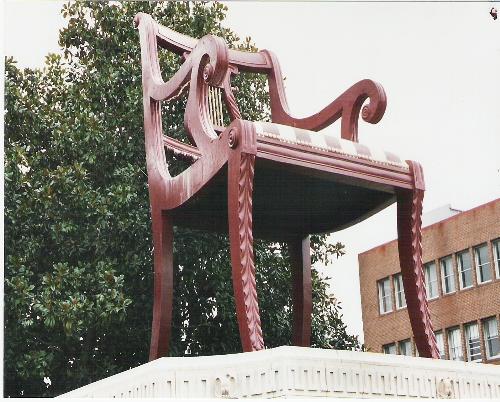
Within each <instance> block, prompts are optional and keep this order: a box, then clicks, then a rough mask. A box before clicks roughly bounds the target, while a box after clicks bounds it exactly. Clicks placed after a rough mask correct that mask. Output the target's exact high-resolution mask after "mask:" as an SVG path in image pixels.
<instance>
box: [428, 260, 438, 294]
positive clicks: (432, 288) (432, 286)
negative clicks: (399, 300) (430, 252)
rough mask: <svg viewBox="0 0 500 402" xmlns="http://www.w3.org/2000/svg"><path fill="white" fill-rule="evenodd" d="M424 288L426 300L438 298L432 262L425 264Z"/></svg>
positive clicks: (434, 265) (436, 281)
mask: <svg viewBox="0 0 500 402" xmlns="http://www.w3.org/2000/svg"><path fill="white" fill-rule="evenodd" d="M425 288H426V290H427V299H428V300H431V299H435V298H436V297H438V296H439V290H438V277H437V270H436V264H435V263H433V262H429V263H427V264H425Z"/></svg>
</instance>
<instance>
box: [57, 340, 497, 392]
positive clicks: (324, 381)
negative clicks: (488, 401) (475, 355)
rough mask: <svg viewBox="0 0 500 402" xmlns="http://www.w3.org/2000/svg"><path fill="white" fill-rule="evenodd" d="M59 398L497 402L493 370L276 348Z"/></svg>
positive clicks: (190, 362) (191, 362)
mask: <svg viewBox="0 0 500 402" xmlns="http://www.w3.org/2000/svg"><path fill="white" fill-rule="evenodd" d="M60 397H72V398H81V397H111V398H114V397H116V398H121V397H122V398H145V397H162V398H186V397H188V398H189V397H198V398H248V397H250V398H251V397H255V398H276V397H336V398H349V397H354V398H386V397H396V398H474V399H477V398H500V366H495V365H487V364H481V363H465V362H455V361H448V360H430V359H424V358H419V357H408V356H395V355H384V354H379V353H368V352H352V351H343V350H325V349H313V348H301V347H293V346H282V347H279V348H275V349H267V350H263V351H260V352H252V353H238V354H231V355H218V356H202V357H167V358H161V359H158V360H155V361H153V362H151V363H146V364H144V365H142V366H139V367H136V368H134V369H131V370H128V371H125V372H123V373H120V374H116V375H114V376H112V377H109V378H106V379H104V380H101V381H97V382H95V383H93V384H89V385H87V386H85V387H82V388H79V389H76V390H74V391H71V392H69V393H66V394H64V395H61V396H60Z"/></svg>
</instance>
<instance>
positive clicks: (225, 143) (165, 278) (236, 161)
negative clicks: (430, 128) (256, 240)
mask: <svg viewBox="0 0 500 402" xmlns="http://www.w3.org/2000/svg"><path fill="white" fill-rule="evenodd" d="M134 21H135V24H136V26H137V27H138V28H139V33H140V41H141V60H142V84H143V92H144V131H145V139H146V142H145V144H146V160H147V169H148V184H149V194H150V204H151V215H152V221H153V241H154V250H155V251H154V272H155V273H154V277H155V286H154V308H153V324H152V335H151V349H150V360H153V359H156V358H158V357H162V356H166V355H167V354H168V344H169V341H170V327H171V321H172V295H173V273H172V269H173V263H172V261H173V231H172V226H173V225H174V224H176V225H182V223H183V221H182V219H177V218H176V217H178V216H181V217H182V213H181V212H179V211H182V210H183V208H187V207H186V206H188V205H190V203H191V201H192V200H195V199H199V197H201V195H200V194H202V193H203V192H202V191H201V190H204V189H208V188H209V187H210V186H211V183H212V182H213V180H215V178H216V177H226V176H221V172H224V171H225V172H227V205H228V211H227V232H228V233H229V239H230V248H231V265H232V278H233V288H234V296H235V303H236V311H237V317H238V325H239V331H240V337H241V343H242V346H243V350H244V351H253V350H260V349H262V348H264V341H263V337H262V329H261V322H260V314H259V306H258V298H257V290H256V286H255V264H254V253H253V218H254V210H253V199H254V194H253V192H254V182H255V177H254V176H255V175H256V174H259V173H260V174H262V175H263V176H261V177H265V175H266V169H269V166H268V164H265V163H264V164H260V165H259V166H260V169H261V170H262V171H261V172H259V173H257V172H256V166H257V162H258V161H267V162H269V163H270V164H271V165H273V166H274V167H273V169H275V168H276V166H279V167H280V169H283V171H290V172H292V171H293V172H296V173H297V174H303V175H306V176H307V177H315V178H319V179H321V180H324V183H325V185H330V184H329V183H332V182H336V183H343V184H348V185H350V186H360V187H363V188H365V189H373V191H378V192H383V193H387V194H389V195H391V194H393V195H391V197H392V198H390V199H388V201H387V200H386V201H383V202H380V203H379V205H376V206H375V207H373V208H372V207H371V208H372V209H370V210H368V211H364V212H362V213H359V214H358V216H356V217H355V218H353V219H352V220H351V221H350V222H349V223H348V224H347V225H345V224H344V223H343V224H342V225H341V224H338V223H335V222H332V223H331V225H330V226H329V227H330V228H331V230H334V229H336V230H338V229H339V228H340V227H345V226H351V225H353V224H355V223H356V222H358V221H361V220H363V219H365V218H366V217H368V216H370V215H372V214H373V213H376V212H377V211H378V210H380V209H382V208H384V207H385V206H387V205H388V204H389V203H392V202H393V201H394V200H395V199H396V197H397V201H398V231H399V237H400V240H399V244H400V254H401V266H402V271H403V275H404V280H403V283H404V287H405V291H406V294H407V299H408V300H407V303H408V312H409V314H410V319H411V322H412V326H413V331H414V333H415V338H416V339H417V347H418V348H419V352H420V355H421V356H427V357H437V347H436V340H435V338H434V336H433V332H432V324H431V322H430V319H429V314H428V309H427V302H426V300H425V288H424V286H423V273H422V263H421V247H420V236H421V220H420V213H421V208H422V198H423V190H424V189H423V178H422V175H421V168H420V167H419V165H418V164H416V163H414V162H409V165H410V167H411V168H410V170H409V171H408V170H405V169H402V168H398V167H394V166H384V165H381V164H376V163H372V162H370V161H368V160H361V159H358V160H353V159H352V158H348V157H344V156H342V155H332V154H330V153H328V152H324V151H320V150H313V149H311V148H304V147H302V146H300V145H290V144H283V143H280V142H277V141H274V140H272V139H269V138H261V137H257V135H256V129H255V125H254V124H253V123H252V122H248V121H244V120H242V119H241V113H240V111H239V108H238V105H237V102H236V99H235V97H234V94H233V93H232V88H231V85H230V81H231V76H232V75H233V74H237V73H238V71H250V72H257V73H262V74H266V75H267V76H268V81H269V92H270V101H271V114H272V119H273V122H274V123H280V124H286V125H290V126H294V127H298V128H303V129H308V130H313V131H317V130H320V129H322V128H324V127H326V126H328V125H330V124H332V123H333V122H334V121H336V120H338V119H339V118H340V119H341V136H342V138H344V139H348V140H351V141H356V142H357V140H358V134H357V131H358V130H357V124H358V123H357V122H358V118H359V114H360V112H361V114H362V117H363V119H364V120H365V121H367V122H370V123H377V122H378V121H379V120H380V119H381V118H382V116H383V114H384V111H385V107H386V102H387V101H386V96H385V93H384V90H383V88H382V87H381V86H380V85H379V84H377V83H375V82H374V81H371V80H362V81H360V82H358V83H357V84H355V85H353V86H352V87H351V88H349V89H348V90H347V91H345V92H344V93H343V94H342V95H341V96H339V97H338V98H337V99H336V100H334V101H333V102H332V103H330V104H329V105H328V106H326V107H325V108H324V109H323V110H321V111H320V112H318V113H316V114H314V115H312V116H310V117H307V118H302V119H296V118H293V117H292V116H291V115H290V112H289V108H288V104H287V101H286V97H285V92H284V87H283V78H282V75H281V70H280V67H279V64H278V61H277V58H276V56H275V55H274V54H273V53H271V52H269V51H267V50H264V51H261V52H257V53H250V52H242V51H237V50H232V49H228V48H227V45H226V44H225V42H224V40H223V39H221V38H218V37H216V36H212V35H206V36H204V37H203V38H201V39H199V40H196V39H193V38H190V37H188V36H185V35H182V34H179V33H177V32H175V31H172V30H170V29H168V28H166V27H163V26H161V25H159V24H157V23H156V22H155V21H154V20H153V19H152V18H151V16H149V15H147V14H143V13H140V14H138V15H137V16H136V18H135V20H134ZM158 45H160V46H162V47H164V48H166V49H168V50H170V51H173V52H175V53H177V54H179V55H181V56H183V59H184V63H183V64H182V66H181V67H180V69H179V70H178V71H177V72H176V73H175V74H174V76H173V77H172V78H171V79H170V80H169V81H168V82H166V83H165V82H163V80H162V78H161V74H160V67H159V62H158V53H157V52H158V50H157V47H158ZM208 85H211V86H213V87H218V88H221V89H222V90H223V94H224V100H225V103H226V106H227V109H228V111H229V114H230V116H231V118H232V122H231V124H230V125H229V126H228V127H226V128H224V127H222V128H218V127H213V126H212V124H211V122H210V120H209V109H208V105H207V88H208ZM187 86H189V94H188V101H187V106H186V111H185V122H184V123H185V124H184V125H185V129H186V132H187V134H188V136H189V138H190V140H191V144H192V145H187V144H183V143H181V142H179V141H176V140H174V139H172V138H169V137H168V136H164V134H163V130H162V126H161V114H160V113H161V111H160V102H161V101H168V100H171V99H173V98H175V97H176V96H178V95H179V94H180V93H181V92H182V91H183V89H184V88H186V87H187ZM367 99H369V103H368V105H366V106H364V107H363V108H362V105H363V103H364V102H365V100H367ZM318 135H321V134H318ZM165 149H166V150H167V154H171V155H174V156H177V157H181V158H184V159H186V160H189V161H192V162H193V163H192V164H191V166H190V167H189V168H187V169H186V170H185V171H184V172H183V173H181V174H179V175H177V176H174V177H172V176H171V175H170V173H169V171H168V166H167V162H166V159H165ZM306 176H304V177H306ZM304 191H307V189H305V190H304ZM370 191H372V190H370ZM299 196H302V195H299V194H297V197H299ZM298 199H300V198H298ZM214 219H220V222H219V221H217V222H216V223H214V225H215V226H217V225H219V226H217V227H220V224H221V223H223V222H224V219H222V218H214ZM339 222H341V221H339ZM191 223H192V222H191ZM215 226H214V227H215ZM331 230H330V231H331ZM261 235H262V237H264V238H271V239H272V240H274V241H286V242H288V247H289V252H290V257H291V265H292V272H293V297H292V298H293V330H294V335H293V343H294V344H295V345H301V346H309V344H310V337H311V310H312V300H311V266H310V264H311V262H310V250H309V249H310V246H309V237H308V235H309V233H288V232H286V233H285V232H284V233H279V234H276V233H275V232H272V233H271V232H269V233H262V234H261ZM410 299H411V300H410Z"/></svg>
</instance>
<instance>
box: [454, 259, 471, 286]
mask: <svg viewBox="0 0 500 402" xmlns="http://www.w3.org/2000/svg"><path fill="white" fill-rule="evenodd" d="M457 262H458V277H459V279H460V289H467V288H470V287H471V286H472V261H471V259H470V253H469V250H465V251H462V252H461V253H458V254H457Z"/></svg>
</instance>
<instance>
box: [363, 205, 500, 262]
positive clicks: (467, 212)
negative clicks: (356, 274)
mask: <svg viewBox="0 0 500 402" xmlns="http://www.w3.org/2000/svg"><path fill="white" fill-rule="evenodd" d="M498 201H500V197H499V198H495V199H494V200H491V201H488V202H486V203H484V204H481V205H478V206H476V207H474V208H471V209H467V210H466V211H462V212H459V213H458V214H455V215H452V216H449V217H448V218H445V219H443V220H441V221H438V222H435V223H433V224H431V225H429V226H426V227H424V228H422V233H423V232H424V231H426V230H427V229H430V228H432V227H433V226H435V225H438V224H441V223H443V222H447V221H451V220H453V219H456V218H458V217H459V216H463V215H464V214H469V213H471V212H473V211H475V210H477V209H479V208H484V207H486V206H487V205H490V204H494V203H495V202H498ZM450 209H452V210H454V211H458V210H457V209H455V208H450ZM397 241H398V239H397V238H396V239H393V240H389V241H387V242H385V243H382V244H379V245H378V246H375V247H372V248H370V249H368V250H366V251H363V252H362V253H359V254H358V257H359V256H361V255H363V254H367V253H370V252H372V251H373V250H376V249H378V248H380V247H384V246H387V245H389V244H391V243H394V242H397Z"/></svg>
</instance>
